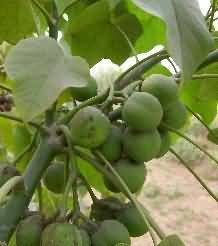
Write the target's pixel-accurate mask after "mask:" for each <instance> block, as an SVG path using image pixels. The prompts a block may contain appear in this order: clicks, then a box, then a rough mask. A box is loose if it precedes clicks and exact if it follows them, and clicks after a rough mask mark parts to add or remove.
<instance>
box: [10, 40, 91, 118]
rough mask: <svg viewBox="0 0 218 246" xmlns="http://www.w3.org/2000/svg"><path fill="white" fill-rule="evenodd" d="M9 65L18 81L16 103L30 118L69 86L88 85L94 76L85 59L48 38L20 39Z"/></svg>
mask: <svg viewBox="0 0 218 246" xmlns="http://www.w3.org/2000/svg"><path fill="white" fill-rule="evenodd" d="M5 67H6V71H7V73H8V76H9V77H10V78H11V79H13V80H15V83H14V86H13V89H14V95H15V104H16V106H17V110H18V112H19V113H20V115H21V116H22V117H23V119H24V120H26V121H29V120H31V119H33V118H34V117H35V116H37V115H39V114H41V113H43V112H44V111H45V110H46V109H48V108H49V107H50V106H51V105H52V104H53V103H54V102H55V100H56V99H57V98H58V96H59V95H60V94H61V92H62V91H64V90H65V89H66V88H68V87H82V86H85V85H86V84H87V82H88V81H89V80H90V79H91V78H90V73H89V66H88V64H87V63H86V62H85V60H83V59H82V58H80V57H71V56H67V55H65V54H64V52H63V50H62V49H61V47H60V46H59V45H58V43H57V42H56V41H55V40H53V39H50V38H46V37H40V38H30V39H26V40H23V41H20V42H19V43H18V44H17V45H16V46H15V48H13V49H12V50H11V51H10V52H9V55H8V56H7V59H6V64H5Z"/></svg>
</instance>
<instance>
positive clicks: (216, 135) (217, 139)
mask: <svg viewBox="0 0 218 246" xmlns="http://www.w3.org/2000/svg"><path fill="white" fill-rule="evenodd" d="M211 131H212V132H209V133H208V135H207V139H208V140H209V141H210V142H212V143H214V144H217V145H218V128H214V129H212V130H211Z"/></svg>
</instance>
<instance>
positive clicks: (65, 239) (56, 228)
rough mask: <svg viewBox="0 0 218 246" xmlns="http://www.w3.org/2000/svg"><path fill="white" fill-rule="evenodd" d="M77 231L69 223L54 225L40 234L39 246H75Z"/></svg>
mask: <svg viewBox="0 0 218 246" xmlns="http://www.w3.org/2000/svg"><path fill="white" fill-rule="evenodd" d="M77 230H78V229H77V228H76V227H75V226H74V225H72V224H69V223H54V224H50V225H49V226H47V227H46V228H45V230H44V231H43V233H42V239H41V246H75V245H76V243H75V244H74V242H76V240H77V238H76V234H77V232H78V231H77Z"/></svg>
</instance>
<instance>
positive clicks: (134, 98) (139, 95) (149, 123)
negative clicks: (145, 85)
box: [122, 92, 163, 131]
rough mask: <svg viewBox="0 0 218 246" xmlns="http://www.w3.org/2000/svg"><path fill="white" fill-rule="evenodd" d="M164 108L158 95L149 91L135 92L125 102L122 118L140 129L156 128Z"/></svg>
mask: <svg viewBox="0 0 218 246" xmlns="http://www.w3.org/2000/svg"><path fill="white" fill-rule="evenodd" d="M162 116H163V110H162V106H161V104H160V102H159V101H158V100H157V98H156V97H154V96H152V95H151V94H149V93H147V92H134V93H133V94H132V95H131V96H130V97H129V98H128V100H127V101H126V102H125V103H124V106H123V109H122V118H123V120H124V121H125V122H126V123H127V125H128V126H129V127H130V128H132V129H134V130H138V131H147V130H153V129H155V128H156V127H157V126H158V125H159V124H160V122H161V119H162Z"/></svg>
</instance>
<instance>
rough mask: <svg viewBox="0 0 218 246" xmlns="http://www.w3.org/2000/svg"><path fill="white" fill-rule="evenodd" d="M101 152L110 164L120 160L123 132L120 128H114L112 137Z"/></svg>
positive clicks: (109, 137)
mask: <svg viewBox="0 0 218 246" xmlns="http://www.w3.org/2000/svg"><path fill="white" fill-rule="evenodd" d="M99 150H100V151H101V153H102V154H103V155H104V156H105V157H106V159H107V160H108V161H110V162H114V161H117V160H118V159H120V157H121V154H122V132H121V130H120V128H118V127H116V126H112V128H111V133H110V135H109V136H108V138H107V139H106V141H105V142H104V143H103V144H102V145H101V146H100V147H99Z"/></svg>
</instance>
